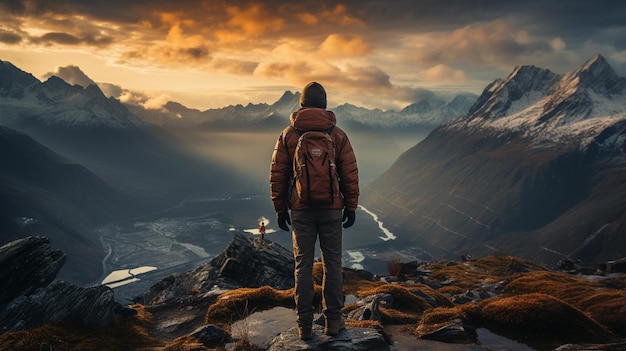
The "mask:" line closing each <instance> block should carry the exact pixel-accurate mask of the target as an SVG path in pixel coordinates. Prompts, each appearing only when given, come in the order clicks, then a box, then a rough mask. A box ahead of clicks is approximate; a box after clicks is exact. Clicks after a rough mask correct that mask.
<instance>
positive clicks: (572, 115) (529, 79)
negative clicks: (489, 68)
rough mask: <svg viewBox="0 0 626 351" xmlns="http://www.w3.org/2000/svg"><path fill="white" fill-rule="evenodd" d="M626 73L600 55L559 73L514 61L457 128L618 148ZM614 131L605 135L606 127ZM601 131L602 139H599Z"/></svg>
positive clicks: (625, 105) (625, 113) (625, 115)
mask: <svg viewBox="0 0 626 351" xmlns="http://www.w3.org/2000/svg"><path fill="white" fill-rule="evenodd" d="M624 121H626V78H621V77H618V76H617V75H616V74H615V71H613V69H612V68H611V66H610V65H609V64H608V63H607V61H606V60H605V59H604V58H603V57H602V56H600V55H596V56H594V57H593V58H591V59H590V60H589V61H587V62H586V63H585V64H584V65H583V66H582V67H580V68H578V69H577V70H575V71H572V72H569V73H567V74H565V75H563V76H559V75H557V74H554V73H552V72H550V71H548V70H545V69H541V68H537V67H534V66H522V67H517V68H516V69H515V70H514V71H513V73H511V74H510V75H509V77H508V78H507V79H505V80H497V81H496V82H494V83H493V84H492V85H490V86H489V87H487V89H485V91H484V92H483V94H482V96H481V97H480V98H479V100H478V102H477V103H476V105H475V106H474V107H473V108H472V110H471V111H470V113H469V116H467V117H466V118H464V119H463V121H462V122H460V123H458V124H457V125H456V127H457V128H459V129H465V128H470V129H472V130H474V129H475V128H478V129H490V130H492V131H494V132H505V133H506V132H508V131H515V132H518V133H520V135H522V136H524V137H528V138H532V139H534V141H535V143H537V144H547V145H550V144H553V143H558V144H569V143H577V144H578V145H579V147H581V148H587V147H590V146H591V147H593V146H597V147H600V148H602V149H605V150H617V151H619V149H620V148H621V147H622V146H623V144H624V136H625V135H624V133H623V131H624V126H623V125H624ZM613 127H615V128H616V130H615V133H613V134H612V135H610V136H607V135H603V132H604V131H605V130H607V129H609V128H613ZM598 137H600V139H598Z"/></svg>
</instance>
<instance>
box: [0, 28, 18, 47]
mask: <svg viewBox="0 0 626 351" xmlns="http://www.w3.org/2000/svg"><path fill="white" fill-rule="evenodd" d="M21 41H22V37H21V36H20V35H18V34H15V33H13V32H10V31H6V30H2V29H0V43H5V44H18V43H20V42H21Z"/></svg>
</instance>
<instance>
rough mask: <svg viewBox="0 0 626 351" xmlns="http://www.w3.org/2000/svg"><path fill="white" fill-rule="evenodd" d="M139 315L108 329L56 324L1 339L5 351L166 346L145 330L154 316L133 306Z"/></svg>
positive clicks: (86, 349)
mask: <svg viewBox="0 0 626 351" xmlns="http://www.w3.org/2000/svg"><path fill="white" fill-rule="evenodd" d="M131 307H132V308H133V309H135V310H136V311H137V315H135V316H130V317H125V318H117V319H116V320H115V321H114V322H113V324H112V325H111V326H109V327H105V328H99V327H93V328H91V327H84V326H78V325H74V324H72V323H66V322H62V323H54V324H48V325H44V326H41V327H38V328H34V329H31V330H27V331H18V332H9V333H4V334H2V335H0V345H2V350H12V351H22V350H28V351H30V350H85V351H92V350H93V351H100V350H134V349H137V348H147V347H157V346H161V345H162V344H163V343H162V342H160V341H159V340H156V339H155V338H153V337H151V336H150V335H149V333H148V331H147V330H146V327H147V326H148V324H149V323H150V318H151V315H150V313H148V312H147V311H145V309H144V308H143V306H142V305H134V306H131Z"/></svg>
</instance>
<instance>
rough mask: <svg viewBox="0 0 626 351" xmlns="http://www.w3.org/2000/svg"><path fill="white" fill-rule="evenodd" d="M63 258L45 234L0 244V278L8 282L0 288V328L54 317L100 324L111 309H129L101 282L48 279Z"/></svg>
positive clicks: (29, 324) (110, 318) (38, 323)
mask: <svg viewBox="0 0 626 351" xmlns="http://www.w3.org/2000/svg"><path fill="white" fill-rule="evenodd" d="M65 258H66V256H65V254H64V253H62V252H61V251H59V250H52V248H51V247H50V241H49V239H48V238H44V237H27V238H24V239H20V240H15V241H13V242H10V243H8V244H6V245H4V246H2V247H1V248H0V281H2V285H3V286H5V287H10V288H3V289H0V307H1V308H0V333H4V332H7V331H17V330H24V329H31V328H34V327H38V326H41V325H44V324H47V323H52V322H59V321H71V322H73V323H76V324H77V325H85V326H94V327H102V326H107V325H109V324H111V322H112V321H113V317H114V316H116V315H128V314H130V312H131V311H130V309H128V308H123V307H122V306H121V305H120V304H119V303H117V302H115V299H114V295H113V290H111V289H110V288H108V287H106V286H102V285H101V286H95V287H90V288H82V287H78V286H76V285H71V284H67V283H65V282H62V281H56V282H53V281H54V279H55V278H56V275H57V273H58V272H59V270H60V269H61V267H62V266H63V263H65ZM51 282H52V283H51Z"/></svg>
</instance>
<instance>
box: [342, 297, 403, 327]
mask: <svg viewBox="0 0 626 351" xmlns="http://www.w3.org/2000/svg"><path fill="white" fill-rule="evenodd" d="M356 304H357V305H358V306H359V307H357V308H355V309H353V310H351V311H350V312H348V316H347V319H348V320H354V321H366V320H371V321H380V313H379V312H378V306H379V305H383V306H387V307H389V306H391V305H392V304H393V296H391V294H385V293H380V294H376V295H371V296H367V297H365V298H364V299H362V300H359V301H357V302H356Z"/></svg>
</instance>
